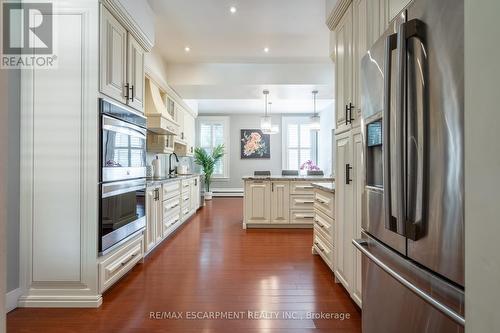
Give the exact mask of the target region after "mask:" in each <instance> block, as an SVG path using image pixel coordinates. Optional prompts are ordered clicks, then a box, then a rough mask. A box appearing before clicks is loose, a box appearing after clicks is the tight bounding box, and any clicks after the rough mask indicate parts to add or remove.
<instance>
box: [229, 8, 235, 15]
mask: <svg viewBox="0 0 500 333" xmlns="http://www.w3.org/2000/svg"><path fill="white" fill-rule="evenodd" d="M229 11H230V12H231V14H235V13H236V11H237V9H236V7H234V6H231V7H230V8H229Z"/></svg>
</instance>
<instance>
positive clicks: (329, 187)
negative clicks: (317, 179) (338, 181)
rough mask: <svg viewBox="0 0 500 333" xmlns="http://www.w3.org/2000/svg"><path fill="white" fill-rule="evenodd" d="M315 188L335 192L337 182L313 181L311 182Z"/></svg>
mask: <svg viewBox="0 0 500 333" xmlns="http://www.w3.org/2000/svg"><path fill="white" fill-rule="evenodd" d="M311 185H312V186H313V187H314V188H317V189H320V190H323V191H326V192H331V193H335V184H334V183H312V184H311Z"/></svg>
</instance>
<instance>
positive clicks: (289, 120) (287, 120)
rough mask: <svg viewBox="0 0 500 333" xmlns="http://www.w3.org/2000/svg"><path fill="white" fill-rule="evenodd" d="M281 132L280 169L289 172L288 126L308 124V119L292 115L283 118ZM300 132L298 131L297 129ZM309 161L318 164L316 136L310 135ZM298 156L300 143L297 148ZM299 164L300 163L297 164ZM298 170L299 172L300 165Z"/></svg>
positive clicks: (305, 116)
mask: <svg viewBox="0 0 500 333" xmlns="http://www.w3.org/2000/svg"><path fill="white" fill-rule="evenodd" d="M281 123H282V131H281V140H282V143H283V149H282V152H281V167H282V169H283V170H289V167H288V150H289V148H288V125H289V124H298V125H300V124H306V123H307V124H309V117H308V116H307V115H294V116H283V117H282V120H281ZM299 132H300V129H299ZM310 149H311V159H312V160H313V161H314V163H316V164H318V155H319V154H318V136H317V135H312V134H311V148H310ZM297 150H298V151H299V156H300V143H299V148H298V149H297ZM299 163H300V162H299ZM298 170H299V171H300V164H299V168H298Z"/></svg>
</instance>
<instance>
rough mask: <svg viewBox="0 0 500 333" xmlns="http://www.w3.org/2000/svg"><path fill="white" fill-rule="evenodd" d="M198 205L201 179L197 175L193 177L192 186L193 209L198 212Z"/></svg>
mask: <svg viewBox="0 0 500 333" xmlns="http://www.w3.org/2000/svg"><path fill="white" fill-rule="evenodd" d="M198 207H200V181H199V178H198V177H196V178H194V179H193V185H192V187H191V210H192V211H193V212H196V210H197V209H198Z"/></svg>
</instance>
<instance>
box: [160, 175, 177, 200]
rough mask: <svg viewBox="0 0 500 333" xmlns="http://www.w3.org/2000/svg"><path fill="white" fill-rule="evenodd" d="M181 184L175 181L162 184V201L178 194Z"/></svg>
mask: <svg viewBox="0 0 500 333" xmlns="http://www.w3.org/2000/svg"><path fill="white" fill-rule="evenodd" d="M180 190H181V182H180V181H178V180H176V181H172V182H167V183H165V184H163V200H167V199H170V198H172V197H175V196H176V195H179V194H180Z"/></svg>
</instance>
